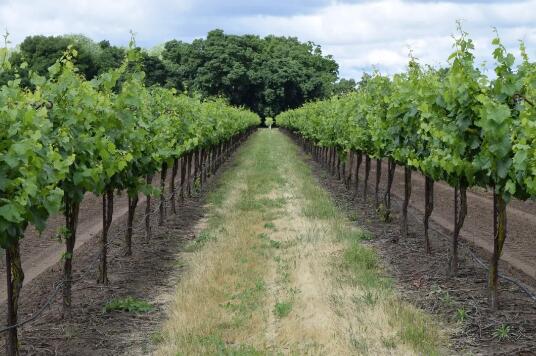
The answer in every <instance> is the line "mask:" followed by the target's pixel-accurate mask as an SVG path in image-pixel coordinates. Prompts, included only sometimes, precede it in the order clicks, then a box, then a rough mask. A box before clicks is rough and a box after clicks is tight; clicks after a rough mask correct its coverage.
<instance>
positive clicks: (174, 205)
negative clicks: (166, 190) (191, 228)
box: [170, 158, 179, 214]
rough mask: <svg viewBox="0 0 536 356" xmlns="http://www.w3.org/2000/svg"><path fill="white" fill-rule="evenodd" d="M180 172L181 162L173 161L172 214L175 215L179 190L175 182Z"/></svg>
mask: <svg viewBox="0 0 536 356" xmlns="http://www.w3.org/2000/svg"><path fill="white" fill-rule="evenodd" d="M178 170H179V160H178V159H177V158H175V159H174V160H173V167H172V168H171V183H170V184H171V186H170V189H171V198H170V199H171V212H172V213H173V214H177V202H176V201H175V199H176V198H177V191H176V190H177V188H176V186H175V180H176V179H177V171H178Z"/></svg>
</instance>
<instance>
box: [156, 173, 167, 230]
mask: <svg viewBox="0 0 536 356" xmlns="http://www.w3.org/2000/svg"><path fill="white" fill-rule="evenodd" d="M167 167H168V164H167V162H163V163H162V170H161V171H160V204H159V205H158V212H159V214H158V225H160V226H162V225H164V220H165V219H166V177H167Z"/></svg>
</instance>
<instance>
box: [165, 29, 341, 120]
mask: <svg viewBox="0 0 536 356" xmlns="http://www.w3.org/2000/svg"><path fill="white" fill-rule="evenodd" d="M162 58H163V60H164V61H165V62H166V63H167V66H168V68H170V76H169V77H168V83H169V84H170V85H173V86H174V87H175V88H176V89H177V90H184V89H187V90H191V91H196V92H199V93H201V95H202V96H204V97H209V96H222V97H225V98H227V99H228V100H229V102H230V103H231V104H233V105H237V106H246V107H248V108H250V109H251V110H253V111H255V112H256V113H258V114H260V115H262V116H275V115H277V114H278V113H280V112H282V111H284V110H287V109H289V108H295V107H298V106H300V105H302V104H303V103H304V102H306V101H310V100H314V99H321V98H326V97H328V96H330V95H331V94H332V93H333V86H334V83H335V81H336V80H337V75H338V65H337V63H336V62H335V61H334V60H333V58H332V57H331V56H325V55H323V54H322V50H321V48H320V46H317V45H315V44H314V43H312V42H307V43H302V42H300V41H298V40H297V39H296V38H293V37H277V36H267V37H264V38H261V37H259V36H254V35H243V36H237V35H228V34H225V33H224V32H223V31H222V30H214V31H211V32H209V33H208V35H207V37H206V38H205V39H197V40H194V41H193V42H192V43H191V44H188V43H185V42H180V41H176V40H173V41H169V42H167V43H166V44H165V45H164V50H163V52H162Z"/></svg>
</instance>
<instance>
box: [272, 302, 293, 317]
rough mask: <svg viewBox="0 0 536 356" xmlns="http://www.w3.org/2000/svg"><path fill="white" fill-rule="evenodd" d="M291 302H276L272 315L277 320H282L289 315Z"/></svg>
mask: <svg viewBox="0 0 536 356" xmlns="http://www.w3.org/2000/svg"><path fill="white" fill-rule="evenodd" d="M291 310H292V302H278V303H276V304H275V308H274V313H275V315H277V317H278V318H284V317H286V316H287V315H289V314H290V311H291Z"/></svg>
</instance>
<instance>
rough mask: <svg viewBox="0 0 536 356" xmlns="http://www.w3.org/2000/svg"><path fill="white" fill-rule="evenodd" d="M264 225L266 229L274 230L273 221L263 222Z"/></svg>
mask: <svg viewBox="0 0 536 356" xmlns="http://www.w3.org/2000/svg"><path fill="white" fill-rule="evenodd" d="M264 227H265V228H266V229H271V230H275V224H274V223H273V222H267V223H266V224H264Z"/></svg>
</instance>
